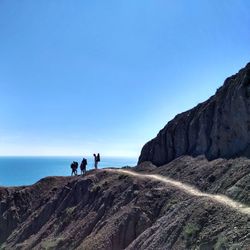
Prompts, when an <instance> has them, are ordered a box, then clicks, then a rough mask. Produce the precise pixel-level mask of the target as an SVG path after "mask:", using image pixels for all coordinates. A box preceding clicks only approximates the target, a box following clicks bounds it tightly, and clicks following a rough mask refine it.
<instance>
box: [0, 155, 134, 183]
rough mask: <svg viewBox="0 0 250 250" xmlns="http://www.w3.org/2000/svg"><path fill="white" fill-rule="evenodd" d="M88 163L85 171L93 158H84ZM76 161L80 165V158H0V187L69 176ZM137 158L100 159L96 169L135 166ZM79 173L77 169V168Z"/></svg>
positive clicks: (89, 166) (90, 165)
mask: <svg viewBox="0 0 250 250" xmlns="http://www.w3.org/2000/svg"><path fill="white" fill-rule="evenodd" d="M85 158H86V159H87V161H88V165H87V170H90V169H93V168H94V161H93V157H85ZM73 161H77V162H78V163H79V165H80V163H81V161H82V157H81V156H68V157H62V156H49V157H48V156H46V157H45V156H42V157H41V156H31V157H30V156H29V157H27V156H21V157H20V156H15V157H13V156H11V157H9V156H1V157H0V186H22V185H31V184H34V183H35V182H37V181H39V180H40V179H41V178H44V177H46V176H69V175H71V168H70V164H71V163H72V162H73ZM136 163H137V158H125V157H124V158H122V157H102V156H101V161H100V162H99V164H98V168H108V167H114V168H118V167H124V166H131V167H132V166H135V165H136ZM78 173H79V167H78Z"/></svg>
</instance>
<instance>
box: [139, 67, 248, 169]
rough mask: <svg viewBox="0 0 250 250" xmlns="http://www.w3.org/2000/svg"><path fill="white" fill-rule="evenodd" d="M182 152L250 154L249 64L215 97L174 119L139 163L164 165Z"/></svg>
mask: <svg viewBox="0 0 250 250" xmlns="http://www.w3.org/2000/svg"><path fill="white" fill-rule="evenodd" d="M182 155H191V156H198V155H205V156H206V157H207V158H208V159H209V160H212V159H216V158H218V157H223V158H231V157H235V156H250V63H248V64H247V65H246V67H245V68H243V69H241V70H240V71H239V72H238V73H237V74H235V75H233V76H231V77H229V78H227V79H226V80H225V82H224V85H223V86H222V87H220V88H219V89H218V90H217V92H216V94H215V95H214V96H212V97H210V98H209V99H208V100H207V101H205V102H203V103H201V104H198V105H197V106H196V107H194V108H193V109H191V110H188V111H186V112H184V113H181V114H179V115H177V116H176V117H175V118H174V119H173V120H171V121H170V122H169V123H168V124H167V125H166V126H165V127H164V128H163V129H162V130H161V131H160V132H159V134H158V135H157V136H156V137H155V138H154V139H152V140H151V141H149V142H148V143H146V144H145V145H144V147H143V148H142V151H141V155H140V157H139V162H138V163H142V162H144V161H151V162H152V163H153V164H155V165H157V166H161V165H163V164H166V163H168V162H170V161H172V160H173V159H176V158H177V157H179V156H182Z"/></svg>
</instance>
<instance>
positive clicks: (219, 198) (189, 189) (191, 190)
mask: <svg viewBox="0 0 250 250" xmlns="http://www.w3.org/2000/svg"><path fill="white" fill-rule="evenodd" d="M105 170H106V171H110V172H116V173H117V172H119V173H121V174H127V175H130V176H134V177H138V178H147V179H151V180H155V181H160V182H163V183H165V184H169V185H172V186H174V187H176V188H178V189H180V190H181V191H183V192H185V193H187V194H190V195H193V196H198V197H208V198H210V199H211V200H213V201H215V202H218V203H220V204H223V205H226V206H228V207H230V208H233V209H235V210H237V211H239V212H241V213H244V214H248V215H250V207H248V206H246V205H245V204H242V203H240V202H237V201H234V200H232V199H230V198H228V197H227V196H225V195H221V194H208V193H204V192H201V191H200V190H198V189H197V188H195V187H193V186H191V185H188V184H184V183H182V182H180V181H176V180H173V179H171V178H168V177H165V176H161V175H156V174H140V173H137V172H134V171H129V170H124V169H105Z"/></svg>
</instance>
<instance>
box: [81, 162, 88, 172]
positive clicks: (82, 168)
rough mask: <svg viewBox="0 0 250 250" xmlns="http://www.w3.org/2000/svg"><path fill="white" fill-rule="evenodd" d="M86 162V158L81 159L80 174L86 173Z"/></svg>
mask: <svg viewBox="0 0 250 250" xmlns="http://www.w3.org/2000/svg"><path fill="white" fill-rule="evenodd" d="M87 164H88V162H87V159H85V158H83V159H82V163H81V165H80V169H81V175H85V174H86V166H87Z"/></svg>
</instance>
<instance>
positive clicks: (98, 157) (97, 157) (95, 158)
mask: <svg viewBox="0 0 250 250" xmlns="http://www.w3.org/2000/svg"><path fill="white" fill-rule="evenodd" d="M93 156H94V163H95V169H97V165H98V162H99V161H100V154H99V153H98V154H97V155H96V154H93Z"/></svg>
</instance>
